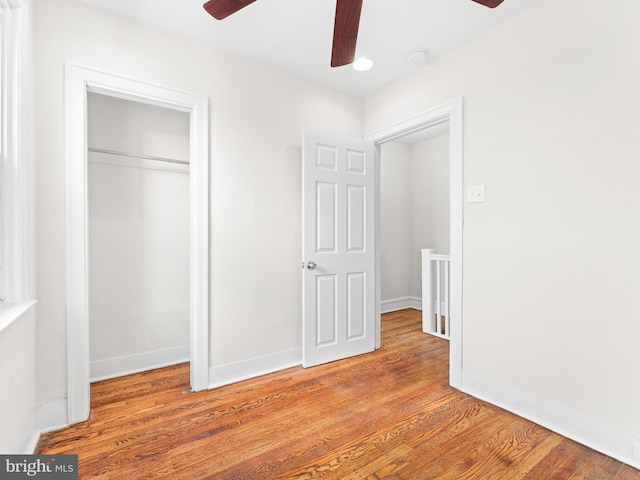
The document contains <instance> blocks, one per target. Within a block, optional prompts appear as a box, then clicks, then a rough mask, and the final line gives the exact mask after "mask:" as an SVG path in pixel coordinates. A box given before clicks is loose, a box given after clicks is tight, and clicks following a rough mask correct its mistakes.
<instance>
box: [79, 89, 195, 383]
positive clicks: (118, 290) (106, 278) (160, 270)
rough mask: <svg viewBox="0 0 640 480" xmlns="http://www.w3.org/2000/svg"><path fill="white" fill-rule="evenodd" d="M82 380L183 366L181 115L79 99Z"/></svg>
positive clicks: (184, 132) (184, 154)
mask: <svg viewBox="0 0 640 480" xmlns="http://www.w3.org/2000/svg"><path fill="white" fill-rule="evenodd" d="M87 134H88V146H89V152H88V199H89V323H90V358H91V374H90V376H91V381H97V380H101V379H105V378H111V377H116V376H121V375H126V374H129V373H134V372H139V371H143V370H148V369H152V368H158V367H162V366H166V365H171V364H176V363H181V362H187V361H189V164H188V159H189V115H188V114H187V113H182V112H178V111H175V110H169V109H164V108H161V107H156V106H151V105H146V104H141V103H137V102H132V101H129V100H123V99H118V98H114V97H110V96H104V95H99V94H95V93H90V94H89V95H88V132H87Z"/></svg>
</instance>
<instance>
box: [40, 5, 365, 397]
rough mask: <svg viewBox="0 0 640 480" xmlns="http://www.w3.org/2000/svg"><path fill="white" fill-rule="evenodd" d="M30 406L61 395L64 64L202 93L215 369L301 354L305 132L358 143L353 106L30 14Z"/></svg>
mask: <svg viewBox="0 0 640 480" xmlns="http://www.w3.org/2000/svg"><path fill="white" fill-rule="evenodd" d="M34 47H35V52H34V53H35V58H34V68H35V75H34V83H35V85H34V88H35V102H34V103H35V106H36V111H35V118H36V131H35V138H37V142H36V145H35V160H36V163H37V179H36V182H37V192H38V199H37V205H36V207H37V219H36V221H37V225H36V226H37V232H38V238H37V240H38V242H37V256H38V265H37V282H38V284H37V288H38V299H39V302H40V303H39V317H38V324H39V328H38V338H39V341H38V352H39V360H38V387H39V389H38V397H39V400H40V402H42V403H49V402H55V401H56V400H58V399H64V398H65V397H66V392H67V387H66V368H67V367H66V348H67V345H66V304H65V297H66V291H65V240H66V239H65V222H64V218H65V210H64V172H65V170H64V130H63V123H62V119H63V118H64V115H63V105H64V101H63V100H64V89H63V65H64V63H65V62H74V63H77V64H80V65H85V66H89V67H94V68H97V69H100V70H104V71H108V72H111V73H116V74H120V75H124V76H129V77H132V78H135V79H139V80H144V81H149V82H152V83H154V84H160V85H164V86H168V87H173V88H177V89H181V90H186V91H191V92H195V93H200V94H205V95H208V96H209V97H210V99H211V100H210V107H211V114H210V115H211V118H210V120H211V122H210V125H211V132H210V136H211V137H210V138H211V158H210V161H211V298H212V304H211V321H210V332H211V333H210V335H211V337H210V344H211V359H210V364H211V366H212V367H214V368H215V367H219V366H224V365H228V364H231V363H233V362H241V361H245V360H248V359H254V358H256V357H259V356H261V355H270V354H276V353H278V352H286V351H290V350H292V349H297V348H299V347H300V346H301V337H302V327H301V325H302V320H301V303H302V302H301V294H302V293H301V281H300V260H301V242H302V239H301V217H302V213H301V137H302V130H303V129H309V130H317V131H326V132H329V133H341V134H345V135H348V136H361V135H362V105H363V102H362V100H361V99H358V98H354V97H351V96H348V95H345V94H341V93H338V92H336V91H334V90H331V89H328V88H325V87H322V86H319V85H317V84H315V83H313V82H310V81H306V80H301V79H299V78H296V77H293V76H291V75H289V74H285V73H282V72H279V71H276V70H273V69H270V68H267V67H264V66H261V65H258V64H255V63H250V62H247V61H244V60H242V59H240V58H237V57H233V56H230V55H226V54H222V53H219V52H217V51H215V50H212V49H209V48H206V47H203V46H201V45H199V44H196V43H194V42H192V41H190V40H185V39H182V38H179V37H176V36H174V35H171V34H166V33H161V32H159V31H156V30H154V29H151V28H147V27H144V26H140V25H136V24H134V23H131V22H129V21H127V20H124V19H121V18H118V17H115V16H111V15H107V14H104V13H101V12H98V11H96V10H93V9H91V8H87V7H84V6H82V5H79V4H77V3H75V2H73V1H70V0H36V1H35V4H34Z"/></svg>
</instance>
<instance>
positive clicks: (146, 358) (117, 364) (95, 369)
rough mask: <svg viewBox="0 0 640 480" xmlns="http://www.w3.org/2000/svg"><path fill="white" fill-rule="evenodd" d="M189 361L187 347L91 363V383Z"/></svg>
mask: <svg viewBox="0 0 640 480" xmlns="http://www.w3.org/2000/svg"><path fill="white" fill-rule="evenodd" d="M188 361H189V346H188V345H187V346H182V347H173V348H165V349H163V350H155V351H153V352H145V353H138V354H135V355H127V356H125V357H117V358H108V359H106V360H97V361H93V362H91V370H90V378H91V382H98V381H100V380H108V379H110V378H116V377H122V376H124V375H131V374H132V373H139V372H144V371H147V370H153V369H155V368H163V367H168V366H171V365H177V364H179V363H184V362H188Z"/></svg>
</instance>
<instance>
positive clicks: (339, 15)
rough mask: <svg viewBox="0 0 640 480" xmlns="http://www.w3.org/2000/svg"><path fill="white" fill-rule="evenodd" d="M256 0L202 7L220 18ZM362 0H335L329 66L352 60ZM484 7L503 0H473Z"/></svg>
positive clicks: (212, 1) (222, 0) (217, 0)
mask: <svg viewBox="0 0 640 480" xmlns="http://www.w3.org/2000/svg"><path fill="white" fill-rule="evenodd" d="M255 1H256V0H209V1H208V2H207V3H205V4H204V9H205V10H206V11H207V12H208V13H209V14H210V15H211V16H212V17H214V18H217V19H218V20H222V19H223V18H227V17H228V16H229V15H231V14H233V13H236V12H237V11H238V10H240V9H242V8H244V7H246V6H247V5H250V4H252V3H253V2H255ZM362 1H363V0H336V16H335V23H334V26H333V50H332V52H331V66H332V67H341V66H343V65H348V64H350V63H352V62H353V59H354V57H355V53H356V40H357V38H358V27H359V25H360V12H361V11H362ZM473 1H474V2H476V3H479V4H481V5H484V6H485V7H489V8H495V7H497V6H498V5H500V4H501V3H502V2H503V1H504V0H473Z"/></svg>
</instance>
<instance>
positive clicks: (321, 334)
mask: <svg viewBox="0 0 640 480" xmlns="http://www.w3.org/2000/svg"><path fill="white" fill-rule="evenodd" d="M303 150H304V166H303V203H304V206H303V212H304V218H303V260H304V262H303V267H304V273H303V296H304V298H303V315H304V321H303V336H304V339H303V365H304V366H305V367H309V366H313V365H318V364H320V363H325V362H330V361H333V360H339V359H341V358H346V357H350V356H353V355H359V354H362V353H366V352H370V351H373V350H374V347H375V332H374V327H375V323H374V316H375V308H374V301H375V285H374V268H375V248H374V220H373V219H374V212H373V205H374V148H373V143H371V142H365V141H362V140H359V139H343V138H338V137H333V136H329V135H318V134H310V133H306V134H305V138H304V149H303Z"/></svg>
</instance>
